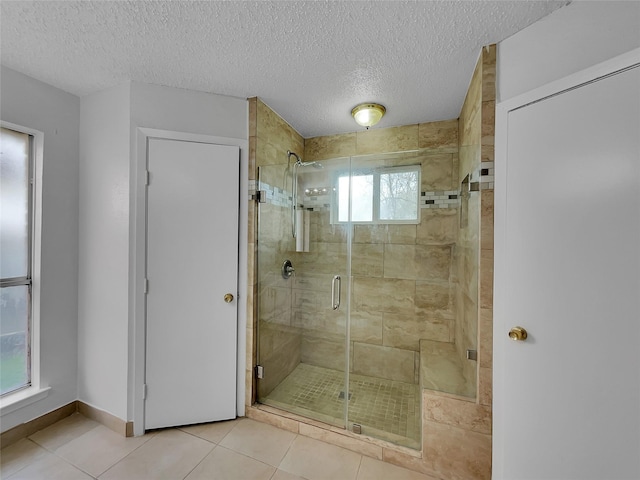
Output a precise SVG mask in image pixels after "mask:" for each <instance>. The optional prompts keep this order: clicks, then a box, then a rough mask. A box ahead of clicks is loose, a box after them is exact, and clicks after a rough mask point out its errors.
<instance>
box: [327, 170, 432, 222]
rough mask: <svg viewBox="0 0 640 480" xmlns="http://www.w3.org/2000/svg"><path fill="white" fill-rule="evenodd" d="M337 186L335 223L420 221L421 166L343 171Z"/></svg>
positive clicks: (337, 179)
mask: <svg viewBox="0 0 640 480" xmlns="http://www.w3.org/2000/svg"><path fill="white" fill-rule="evenodd" d="M334 185H335V194H334V201H333V209H332V221H334V222H335V221H336V220H337V221H338V222H349V221H351V222H354V223H419V215H418V213H419V201H420V166H419V165H413V166H405V167H403V166H398V167H386V168H378V169H367V170H364V171H355V172H339V173H338V174H337V178H336V180H335V182H334ZM350 208H351V210H349V209H350Z"/></svg>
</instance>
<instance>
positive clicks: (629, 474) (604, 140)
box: [494, 68, 640, 480]
mask: <svg viewBox="0 0 640 480" xmlns="http://www.w3.org/2000/svg"><path fill="white" fill-rule="evenodd" d="M639 92H640V68H635V69H633V70H630V71H627V72H624V73H619V74H617V75H614V76H612V77H609V78H605V79H601V80H599V81H597V82H594V83H591V84H588V85H583V86H581V87H579V88H577V89H574V90H571V91H568V92H565V93H562V94H560V95H558V96H554V97H551V98H548V99H545V100H542V101H540V102H538V103H535V104H532V105H528V106H526V107H524V108H520V109H517V110H513V111H511V112H509V113H508V120H507V124H508V134H507V139H506V140H507V163H506V174H505V175H506V176H505V177H504V178H505V179H506V184H504V185H499V184H497V185H496V189H497V190H498V189H499V188H501V187H502V188H506V194H505V195H504V196H503V198H504V200H505V204H504V205H503V206H502V208H504V214H503V215H504V216H503V217H502V218H501V217H499V216H498V215H497V216H496V232H497V233H500V232H502V233H503V235H504V237H503V238H502V239H501V240H499V239H498V238H497V239H496V240H497V241H496V253H495V254H496V278H495V285H496V288H495V295H496V298H495V300H496V302H495V303H496V326H497V327H498V328H497V329H496V335H495V339H494V342H495V343H496V351H497V352H500V353H501V355H498V356H496V360H497V361H498V363H497V364H496V368H495V372H496V378H495V383H496V390H495V393H496V399H495V405H496V408H495V411H494V414H495V415H496V416H497V417H499V418H497V423H496V424H497V425H499V427H500V428H499V429H498V430H497V431H495V432H494V435H495V436H496V437H497V438H496V441H497V443H496V444H497V445H498V447H499V451H498V452H496V456H494V460H497V462H495V463H497V465H494V468H495V471H496V472H499V474H498V476H496V475H494V478H504V479H509V480H511V479H524V478H527V479H605V478H606V479H631V478H640V362H639V361H638V355H637V351H638V347H639V345H640V313H639V312H640V302H639V296H640V93H639ZM503 168H504V167H503ZM496 198H498V197H496ZM498 210H499V209H498V208H497V209H496V211H498ZM502 222H504V223H503V224H502ZM501 241H502V242H503V243H501ZM516 325H520V326H522V327H524V328H525V329H526V330H527V331H528V333H529V337H528V339H527V340H526V341H523V342H522V341H521V342H514V341H512V340H510V339H509V338H508V335H507V333H508V331H509V329H510V328H511V327H513V326H516Z"/></svg>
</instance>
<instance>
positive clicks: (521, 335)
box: [509, 327, 527, 342]
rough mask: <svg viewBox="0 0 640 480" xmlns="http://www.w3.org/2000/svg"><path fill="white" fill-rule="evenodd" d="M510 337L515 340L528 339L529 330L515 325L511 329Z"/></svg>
mask: <svg viewBox="0 0 640 480" xmlns="http://www.w3.org/2000/svg"><path fill="white" fill-rule="evenodd" d="M509 338H510V339H511V340H514V341H516V342H517V341H521V342H522V341H524V340H526V339H527V331H526V330H525V329H524V328H522V327H513V328H512V329H511V330H509Z"/></svg>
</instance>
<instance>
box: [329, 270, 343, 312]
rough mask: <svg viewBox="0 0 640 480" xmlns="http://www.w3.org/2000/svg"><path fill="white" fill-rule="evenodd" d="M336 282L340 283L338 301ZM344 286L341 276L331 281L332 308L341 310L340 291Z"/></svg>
mask: <svg viewBox="0 0 640 480" xmlns="http://www.w3.org/2000/svg"><path fill="white" fill-rule="evenodd" d="M336 281H337V282H338V292H337V293H338V298H337V299H336ZM341 286H342V280H341V279H340V275H336V276H334V277H333V280H332V281H331V308H333V309H334V310H337V309H338V308H340V289H341Z"/></svg>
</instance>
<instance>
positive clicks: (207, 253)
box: [145, 139, 240, 429]
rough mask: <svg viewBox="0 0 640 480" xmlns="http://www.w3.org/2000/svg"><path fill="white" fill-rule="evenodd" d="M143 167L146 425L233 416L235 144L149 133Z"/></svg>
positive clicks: (236, 257) (237, 160)
mask: <svg viewBox="0 0 640 480" xmlns="http://www.w3.org/2000/svg"><path fill="white" fill-rule="evenodd" d="M148 169H149V178H150V181H149V186H148V190H147V280H148V293H147V322H146V337H147V341H146V379H145V383H146V400H145V428H146V429H152V428H159V427H167V426H175V425H186V424H193V423H202V422H210V421H214V420H224V419H229V418H235V416H236V346H237V301H236V299H235V297H236V296H237V289H238V208H239V207H238V205H239V170H240V155H239V148H238V147H236V146H224V145H212V144H207V143H195V142H185V141H175V140H162V139H150V140H149V150H148ZM227 293H229V294H231V295H233V297H234V298H233V300H231V301H230V302H229V303H227V302H226V301H225V295H226V294H227Z"/></svg>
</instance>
